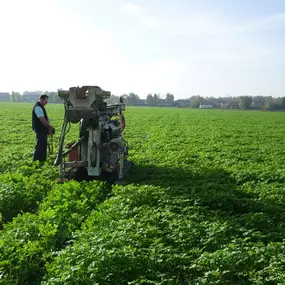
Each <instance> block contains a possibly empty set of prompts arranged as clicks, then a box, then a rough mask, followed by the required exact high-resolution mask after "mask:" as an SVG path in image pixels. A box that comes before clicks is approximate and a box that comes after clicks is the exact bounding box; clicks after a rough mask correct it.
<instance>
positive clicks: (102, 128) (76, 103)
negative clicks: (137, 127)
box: [54, 86, 132, 183]
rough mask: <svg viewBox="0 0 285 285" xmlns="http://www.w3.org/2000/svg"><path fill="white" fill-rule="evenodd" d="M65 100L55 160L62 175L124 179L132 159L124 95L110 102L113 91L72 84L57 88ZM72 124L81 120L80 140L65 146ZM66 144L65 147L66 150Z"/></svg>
mask: <svg viewBox="0 0 285 285" xmlns="http://www.w3.org/2000/svg"><path fill="white" fill-rule="evenodd" d="M58 95H59V96H60V97H61V99H63V100H64V108H65V116H64V121H63V125H62V129H61V133H60V139H59V146H58V153H57V157H56V160H55V162H54V164H55V166H59V173H60V178H61V179H64V178H66V179H72V178H75V179H85V178H83V177H89V178H91V179H92V178H94V179H97V178H99V179H101V178H103V179H104V180H108V179H110V178H111V179H112V181H114V180H115V181H116V182H118V183H119V182H121V181H123V178H124V175H125V174H126V173H127V172H128V171H129V170H130V168H131V166H132V163H131V162H130V161H128V160H127V155H128V145H127V142H126V140H125V139H124V136H123V130H124V128H125V118H124V115H123V111H124V110H125V102H124V98H123V97H120V101H119V103H117V104H110V105H108V104H107V103H106V101H105V99H107V98H110V95H111V93H110V92H109V91H104V90H102V89H101V88H100V87H98V86H82V87H71V88H69V90H58ZM71 124H79V136H78V140H77V141H75V142H73V143H70V144H67V145H66V146H64V139H65V136H66V134H67V133H68V131H69V129H70V125H71ZM64 147H65V149H66V150H64Z"/></svg>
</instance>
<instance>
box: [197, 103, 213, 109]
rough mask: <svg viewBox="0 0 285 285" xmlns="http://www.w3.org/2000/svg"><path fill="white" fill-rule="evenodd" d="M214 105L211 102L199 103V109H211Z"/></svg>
mask: <svg viewBox="0 0 285 285" xmlns="http://www.w3.org/2000/svg"><path fill="white" fill-rule="evenodd" d="M213 107H214V106H213V105H212V104H200V106H199V108H200V109H212V108H213Z"/></svg>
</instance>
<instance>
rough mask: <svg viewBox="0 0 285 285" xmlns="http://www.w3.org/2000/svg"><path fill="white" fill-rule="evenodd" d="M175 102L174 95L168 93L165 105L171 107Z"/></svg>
mask: <svg viewBox="0 0 285 285" xmlns="http://www.w3.org/2000/svg"><path fill="white" fill-rule="evenodd" d="M173 102H174V95H173V94H171V93H166V96H165V103H166V104H170V105H171V104H172V103H173Z"/></svg>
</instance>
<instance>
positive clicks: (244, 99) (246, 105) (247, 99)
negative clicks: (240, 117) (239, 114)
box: [239, 96, 252, 110]
mask: <svg viewBox="0 0 285 285" xmlns="http://www.w3.org/2000/svg"><path fill="white" fill-rule="evenodd" d="M239 104H240V107H241V108H242V109H243V110H247V109H250V108H251V106H252V97H251V96H240V97H239Z"/></svg>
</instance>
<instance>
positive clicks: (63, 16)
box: [0, 0, 285, 99]
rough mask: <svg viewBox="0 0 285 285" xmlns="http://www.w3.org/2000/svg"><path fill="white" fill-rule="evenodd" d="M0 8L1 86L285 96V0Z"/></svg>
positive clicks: (40, 3)
mask: <svg viewBox="0 0 285 285" xmlns="http://www.w3.org/2000/svg"><path fill="white" fill-rule="evenodd" d="M214 2H215V3H214ZM0 10H1V12H2V13H1V18H0V31H1V39H2V45H1V47H0V65H1V69H0V78H1V80H0V92H9V93H11V92H12V91H16V92H20V93H23V92H24V91H35V90H41V91H45V90H48V91H56V90H57V89H59V88H62V89H68V88H69V87H71V86H78V85H79V86H81V85H98V86H100V87H101V88H103V89H105V90H110V91H111V92H112V94H114V95H121V94H124V93H129V92H134V93H135V94H138V95H139V96H140V98H142V99H144V98H146V95H147V94H148V93H159V94H161V95H162V97H164V95H165V93H167V92H170V93H172V94H174V96H175V98H176V99H183V98H187V97H190V96H192V95H195V94H197V95H198V94H199V95H200V96H202V97H226V96H232V97H236V96H241V95H251V96H257V95H261V96H273V97H282V96H285V92H284V91H285V81H284V80H283V78H282V77H283V71H284V67H285V57H284V54H285V2H283V1H281V0H280V1H277V0H275V1H271V2H269V1H265V0H261V1H257V0H255V1H253V0H251V1H250V0H248V1H245V0H240V1H233V0H232V1H226V0H217V1H210V0H202V1H191V0H189V1H188V0H177V1H170V0H165V1H162V0H157V1H150V0H145V1H142V0H137V1H120V0H118V1H115V0H105V1H96V0H95V1H92V0H82V1H75V0H73V1H71V0H69V1H68V0H58V1H57V0H49V1H46V0H27V1H20V0H10V1H4V0H0Z"/></svg>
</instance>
